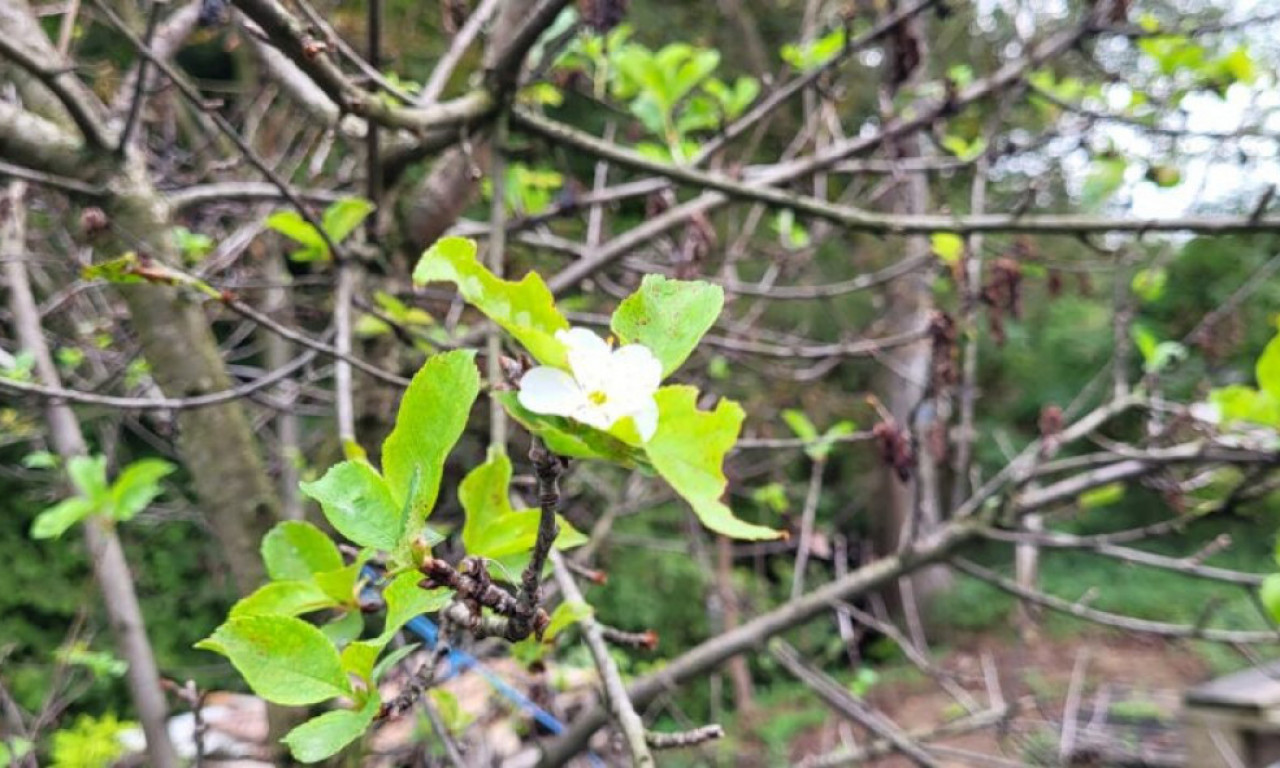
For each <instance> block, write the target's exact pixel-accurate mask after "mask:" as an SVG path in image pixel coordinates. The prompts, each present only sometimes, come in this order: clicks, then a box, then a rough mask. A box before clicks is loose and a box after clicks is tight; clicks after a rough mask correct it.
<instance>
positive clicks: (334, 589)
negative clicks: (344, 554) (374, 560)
mask: <svg viewBox="0 0 1280 768" xmlns="http://www.w3.org/2000/svg"><path fill="white" fill-rule="evenodd" d="M370 554H372V552H371V551H370V550H367V549H365V550H361V552H360V555H359V556H358V557H356V559H355V562H353V563H350V564H349V565H344V566H342V567H341V568H335V569H334V570H332V571H321V572H320V573H317V574H315V575H314V576H313V577H312V578H313V579H314V580H315V582H316V586H318V587H320V589H321V590H323V591H324V593H325V594H326V595H328V596H329V597H331V598H333V599H334V600H336V601H337V602H339V603H342V604H344V605H356V604H357V603H358V599H357V598H358V595H357V594H356V591H357V589H358V588H359V585H360V580H361V578H362V576H363V573H362V570H363V569H364V564H365V563H366V562H368V561H369V556H370Z"/></svg>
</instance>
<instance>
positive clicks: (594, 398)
mask: <svg viewBox="0 0 1280 768" xmlns="http://www.w3.org/2000/svg"><path fill="white" fill-rule="evenodd" d="M587 399H588V400H590V401H591V404H592V405H604V404H605V401H606V400H608V399H609V398H608V396H607V395H605V393H603V392H600V391H599V390H597V391H595V392H592V393H591V394H589V395H587Z"/></svg>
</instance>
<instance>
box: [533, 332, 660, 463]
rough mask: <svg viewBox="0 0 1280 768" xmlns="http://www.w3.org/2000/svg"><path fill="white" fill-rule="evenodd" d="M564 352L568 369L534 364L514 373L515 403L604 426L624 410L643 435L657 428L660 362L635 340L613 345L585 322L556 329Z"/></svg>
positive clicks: (623, 414)
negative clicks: (516, 375)
mask: <svg viewBox="0 0 1280 768" xmlns="http://www.w3.org/2000/svg"><path fill="white" fill-rule="evenodd" d="M556 338H557V339H558V340H559V341H560V342H561V343H562V344H564V346H565V348H566V352H567V356H568V358H569V370H570V371H572V372H573V375H570V374H568V373H566V372H564V371H562V370H560V369H559V368H552V367H551V366H547V365H540V366H538V367H536V368H533V369H531V370H530V371H529V372H528V373H526V374H525V375H524V377H523V378H521V379H520V394H519V400H520V405H522V406H524V407H525V408H527V409H529V410H530V411H533V412H534V413H543V414H548V415H551V416H567V417H569V418H571V419H573V420H575V421H580V422H582V423H583V424H586V425H588V426H591V427H595V428H596V429H602V430H606V429H609V428H610V427H612V426H613V425H614V424H616V423H617V422H619V421H621V420H622V419H625V418H626V417H628V416H630V417H631V419H632V421H633V422H634V423H635V425H636V431H637V432H639V433H640V439H641V440H644V441H646V442H647V441H648V440H649V438H651V437H653V433H654V431H655V430H656V429H657V428H658V404H657V403H656V402H654V399H653V393H654V392H657V391H658V385H659V384H660V383H662V363H660V362H659V361H658V358H656V357H654V355H653V352H651V351H650V350H649V348H648V347H645V346H643V345H640V344H627V345H625V346H622V347H618V348H617V349H613V348H612V347H611V346H610V345H609V343H608V342H606V341H605V340H604V339H602V338H600V337H599V336H597V335H596V334H595V333H592V332H591V331H589V330H587V329H585V328H571V329H569V330H567V331H558V332H556Z"/></svg>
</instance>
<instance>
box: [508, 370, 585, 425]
mask: <svg viewBox="0 0 1280 768" xmlns="http://www.w3.org/2000/svg"><path fill="white" fill-rule="evenodd" d="M516 399H517V400H519V401H520V405H522V406H524V407H525V408H526V409H528V410H530V411H533V412H534V413H544V414H549V415H551V416H570V415H572V414H573V413H574V412H575V411H577V410H578V409H579V408H581V407H582V406H583V405H585V404H586V395H584V394H583V392H582V388H581V387H579V386H578V382H576V381H574V380H573V377H572V376H570V375H569V374H567V373H565V372H564V371H562V370H560V369H559V368H552V367H551V366H547V365H540V366H538V367H537V368H533V369H531V370H530V371H529V372H528V373H526V374H525V375H524V376H523V377H522V378H521V379H520V394H519V395H517V396H516Z"/></svg>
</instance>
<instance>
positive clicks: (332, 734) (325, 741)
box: [281, 693, 382, 763]
mask: <svg viewBox="0 0 1280 768" xmlns="http://www.w3.org/2000/svg"><path fill="white" fill-rule="evenodd" d="M381 704H382V702H381V701H380V700H379V699H378V696H377V694H376V693H375V694H374V695H373V696H370V697H369V699H368V701H366V702H365V704H364V706H363V707H361V708H360V709H335V710H333V711H332V712H325V713H324V714H323V715H320V716H319V717H313V718H311V719H310V720H308V721H307V722H305V723H303V724H302V725H299V726H298V727H297V728H294V729H293V730H292V731H289V733H288V734H286V735H285V737H284V738H283V739H281V740H282V741H283V742H284V743H285V744H288V745H289V752H290V753H291V754H292V755H293V757H294V759H295V760H297V761H298V762H300V763H318V762H320V761H321V760H325V759H328V758H330V757H333V756H334V755H336V754H338V753H339V752H341V751H342V750H343V748H345V747H346V746H347V745H348V744H350V743H351V742H353V741H355V740H356V739H358V738H360V736H361V735H363V734H364V732H365V731H366V730H367V729H368V728H369V724H370V723H372V722H373V718H374V716H375V715H377V714H378V707H379V706H381Z"/></svg>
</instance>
